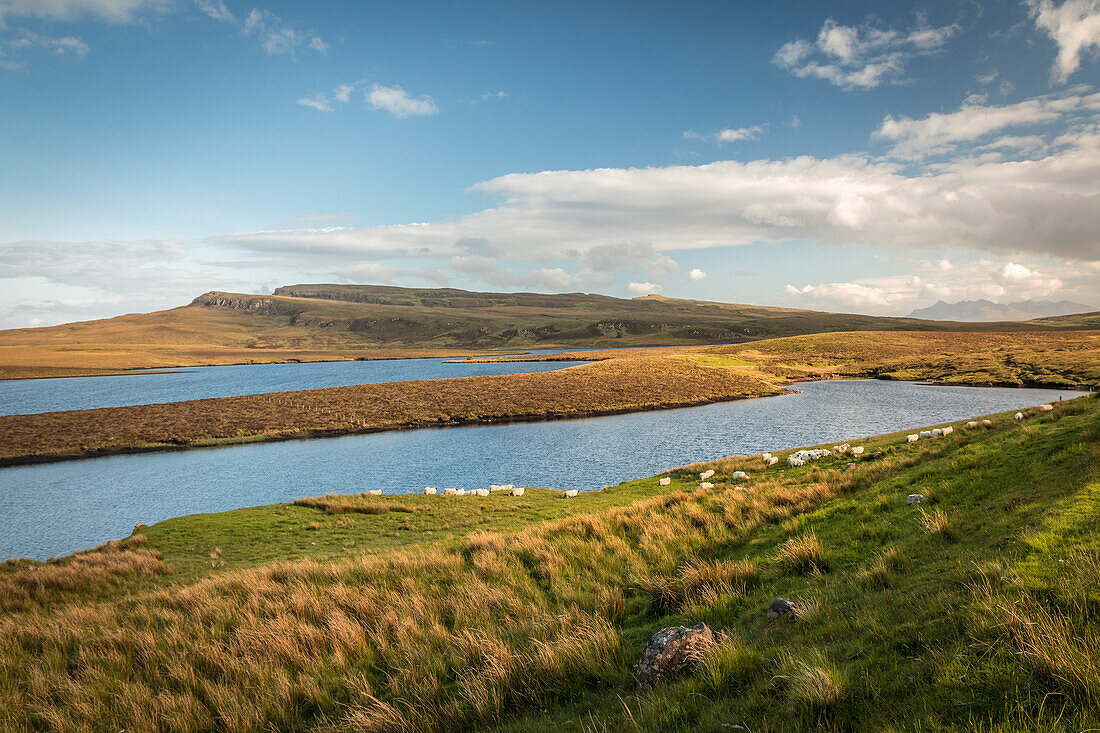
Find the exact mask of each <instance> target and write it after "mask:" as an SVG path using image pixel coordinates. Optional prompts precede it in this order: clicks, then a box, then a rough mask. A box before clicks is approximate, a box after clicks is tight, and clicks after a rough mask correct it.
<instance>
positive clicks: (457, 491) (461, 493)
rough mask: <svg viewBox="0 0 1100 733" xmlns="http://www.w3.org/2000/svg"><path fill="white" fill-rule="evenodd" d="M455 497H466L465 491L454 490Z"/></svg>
mask: <svg viewBox="0 0 1100 733" xmlns="http://www.w3.org/2000/svg"><path fill="white" fill-rule="evenodd" d="M455 496H466V489H455Z"/></svg>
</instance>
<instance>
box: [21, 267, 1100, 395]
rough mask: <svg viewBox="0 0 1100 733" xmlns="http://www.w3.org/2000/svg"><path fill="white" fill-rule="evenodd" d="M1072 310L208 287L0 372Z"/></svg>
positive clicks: (54, 343) (760, 332)
mask: <svg viewBox="0 0 1100 733" xmlns="http://www.w3.org/2000/svg"><path fill="white" fill-rule="evenodd" d="M1064 319H1065V320H1063V319H1060V318H1049V319H1043V320H1040V321H1034V322H1027V323H982V324H974V323H951V322H939V321H924V320H919V319H911V318H884V317H875V316H864V315H853V314H843V313H823V312H818V311H810V310H797V309H791V308H771V307H763V306H753V305H740V304H732V303H716V302H708V301H698V300H677V299H672V298H665V297H660V296H647V297H644V298H635V299H632V300H625V299H620V298H612V297H608V296H604V295H586V294H583V293H567V294H560V295H544V294H538V293H477V292H469V291H464V290H454V289H416V288H397V287H385V286H373V285H294V286H289V287H282V288H278V289H277V290H276V291H275V293H274V294H272V295H248V294H240V293H223V292H210V293H206V294H204V295H201V296H199V297H198V298H196V299H195V300H194V301H192V302H191V303H190V304H189V305H185V306H182V307H179V308H172V309H170V310H165V311H157V312H154V313H146V314H130V315H125V316H119V317H117V318H109V319H104V320H98V321H87V322H81V323H71V324H66V325H62V326H53V327H49V328H34V329H15V330H9V331H0V378H8V379H11V378H20V377H38V376H75V375H83V374H103V373H111V372H116V373H117V372H118V371H120V370H126V369H136V368H159V367H173V366H195V365H200V364H236V363H251V362H256V363H267V362H281V361H292V360H299V361H324V360H342V359H356V358H395V357H409V356H437V355H451V354H466V353H473V352H484V351H490V350H500V349H516V348H521V349H522V348H553V347H567V348H584V347H608V346H661V345H685V344H716V343H739V342H744V341H752V340H757V339H763V338H774V337H778V336H795V335H801V334H810V333H822V332H830V331H864V330H876V331H898V330H907V331H979V330H980V331H1013V330H1047V329H1073V328H1076V329H1081V328H1098V327H1100V314H1086V315H1076V316H1069V317H1064Z"/></svg>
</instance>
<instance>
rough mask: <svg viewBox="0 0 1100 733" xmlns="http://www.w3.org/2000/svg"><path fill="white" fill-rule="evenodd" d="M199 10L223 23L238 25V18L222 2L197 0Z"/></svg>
mask: <svg viewBox="0 0 1100 733" xmlns="http://www.w3.org/2000/svg"><path fill="white" fill-rule="evenodd" d="M195 5H197V6H198V8H199V10H201V11H202V12H204V13H206V14H207V15H208V16H210V17H211V18H213V19H214V20H216V21H219V22H221V23H236V22H237V18H236V16H234V15H233V13H231V12H230V11H229V8H227V7H226V6H225V3H224V2H222V0H195Z"/></svg>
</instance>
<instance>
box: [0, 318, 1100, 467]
mask: <svg viewBox="0 0 1100 733" xmlns="http://www.w3.org/2000/svg"><path fill="white" fill-rule="evenodd" d="M509 358H512V359H563V358H567V357H566V356H565V355H551V356H546V357H509ZM569 358H579V359H591V360H596V361H595V362H594V363H590V364H585V365H581V366H576V367H570V368H568V369H564V370H562V371H557V372H547V373H542V374H517V375H509V376H495V377H465V378H458V379H446V380H437V381H420V382H393V383H389V384H376V385H364V386H359V387H337V388H330V389H318V390H302V391H297V392H281V393H275V394H262V395H250V396H245V397H227V398H218V399H207V400H194V401H190V402H176V403H168V404H160V405H142V406H136V407H117V408H104V409H99V410H78V411H70V412H53V413H43V414H37V415H11V416H6V417H0V465H12V464H17V463H29V462H40V461H50V460H62V459H66V458H81V457H90V456H97V455H108V454H112V453H126V452H140V451H150V450H171V449H182V448H198V447H204V446H214V445H226V444H232V443H249V442H262V441H271V440H285V439H291V438H308V437H327V436H334V435H344V434H353V433H366V432H375V431H380V430H395V429H402V428H412V427H432V426H445V425H458V424H468V423H491V422H502V421H510V420H542V419H555V418H569V417H583V416H591V415H599V414H608V413H615V412H631V411H638V410H650V409H659V408H668V407H682V406H689V405H698V404H705V403H708V402H717V401H724V400H732V399H743V398H746V397H755V396H763V395H772V394H778V393H780V392H781V391H782V385H784V384H788V383H790V382H794V381H800V380H807V379H831V378H853V377H874V378H883V379H905V380H926V381H931V382H937V383H943V384H973V385H1006V386H1048V387H1066V388H1068V387H1075V386H1085V385H1100V332H1096V331H1069V332H1049V333H982V334H974V333H969V334H961V333H917V332H849V333H833V334H814V335H808V336H797V337H790V338H784V339H771V340H766V341H757V342H753V343H748V344H741V345H736V346H728V347H680V348H671V349H636V350H634V349H632V350H623V351H610V350H609V351H601V352H583V353H578V354H576V355H575V356H574V357H569Z"/></svg>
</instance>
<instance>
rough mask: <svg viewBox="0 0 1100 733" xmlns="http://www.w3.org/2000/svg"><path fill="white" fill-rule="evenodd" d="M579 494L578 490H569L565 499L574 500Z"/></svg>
mask: <svg viewBox="0 0 1100 733" xmlns="http://www.w3.org/2000/svg"><path fill="white" fill-rule="evenodd" d="M578 493H579V492H578V491H577V490H576V489H569V491H566V492H565V498H566V499H572V498H573V497H574V496H576V495H577V494H578Z"/></svg>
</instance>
